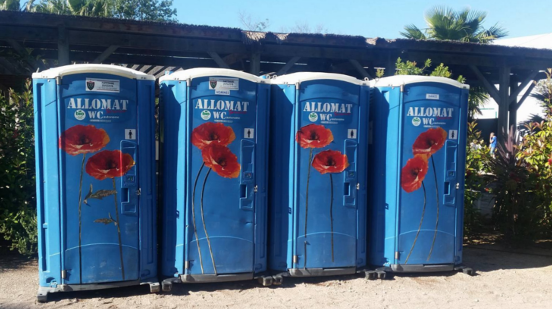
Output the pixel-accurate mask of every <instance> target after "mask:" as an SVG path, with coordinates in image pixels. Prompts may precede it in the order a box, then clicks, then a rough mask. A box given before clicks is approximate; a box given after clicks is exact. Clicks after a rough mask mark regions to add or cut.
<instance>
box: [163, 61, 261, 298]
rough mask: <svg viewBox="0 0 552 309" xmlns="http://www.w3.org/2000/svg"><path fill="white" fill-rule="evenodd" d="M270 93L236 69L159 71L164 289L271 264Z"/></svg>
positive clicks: (240, 275)
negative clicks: (268, 241)
mask: <svg viewBox="0 0 552 309" xmlns="http://www.w3.org/2000/svg"><path fill="white" fill-rule="evenodd" d="M269 95H270V86H269V84H267V83H265V82H264V80H262V79H261V78H258V77H256V76H254V75H251V74H248V73H244V72H240V71H234V70H230V69H211V68H197V69H190V70H185V71H180V72H175V73H173V74H171V75H166V76H164V77H162V78H161V109H162V112H161V114H162V122H163V124H162V127H163V133H162V136H163V140H162V142H163V143H162V149H163V163H162V164H163V187H164V196H163V198H164V201H163V204H164V206H163V224H162V226H163V248H162V254H163V255H162V260H163V262H162V263H163V264H162V269H163V275H164V276H165V277H169V279H167V280H164V281H163V290H170V289H171V284H172V283H180V282H184V283H187V282H213V281H237V280H248V279H253V278H254V276H255V275H256V274H258V273H260V272H263V271H265V270H266V207H267V206H266V192H267V189H266V183H267V173H266V163H267V160H268V151H267V145H268V144H267V142H268V118H267V115H268V114H267V112H268V103H269V102H268V99H269Z"/></svg>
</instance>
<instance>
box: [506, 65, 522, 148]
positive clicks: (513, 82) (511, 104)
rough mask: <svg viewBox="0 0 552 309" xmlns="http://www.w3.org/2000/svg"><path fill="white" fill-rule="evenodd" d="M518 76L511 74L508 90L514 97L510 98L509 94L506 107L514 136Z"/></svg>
mask: <svg viewBox="0 0 552 309" xmlns="http://www.w3.org/2000/svg"><path fill="white" fill-rule="evenodd" d="M518 87H520V85H518V76H517V75H512V76H511V79H510V92H511V93H512V95H514V97H513V98H512V97H511V96H510V98H509V100H508V109H509V121H508V123H509V125H510V132H511V133H512V136H513V137H514V138H515V136H516V130H517V94H518V93H519V91H518Z"/></svg>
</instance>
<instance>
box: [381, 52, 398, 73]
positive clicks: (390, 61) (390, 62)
mask: <svg viewBox="0 0 552 309" xmlns="http://www.w3.org/2000/svg"><path fill="white" fill-rule="evenodd" d="M397 58H398V56H397V54H396V53H394V52H391V51H390V52H389V53H388V54H387V63H386V64H385V72H384V76H393V75H395V71H396V70H397V66H396V65H395V63H397Z"/></svg>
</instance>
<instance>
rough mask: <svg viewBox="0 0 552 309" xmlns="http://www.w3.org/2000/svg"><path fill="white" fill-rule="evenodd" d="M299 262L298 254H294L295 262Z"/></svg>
mask: <svg viewBox="0 0 552 309" xmlns="http://www.w3.org/2000/svg"><path fill="white" fill-rule="evenodd" d="M297 262H299V258H298V257H297V255H294V256H293V264H297Z"/></svg>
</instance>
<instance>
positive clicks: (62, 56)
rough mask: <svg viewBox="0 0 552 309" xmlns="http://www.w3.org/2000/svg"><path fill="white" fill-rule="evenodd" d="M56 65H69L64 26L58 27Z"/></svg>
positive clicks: (67, 39)
mask: <svg viewBox="0 0 552 309" xmlns="http://www.w3.org/2000/svg"><path fill="white" fill-rule="evenodd" d="M57 43H58V64H59V65H67V64H69V38H68V35H67V29H66V28H65V26H64V25H59V26H58V41H57Z"/></svg>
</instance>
